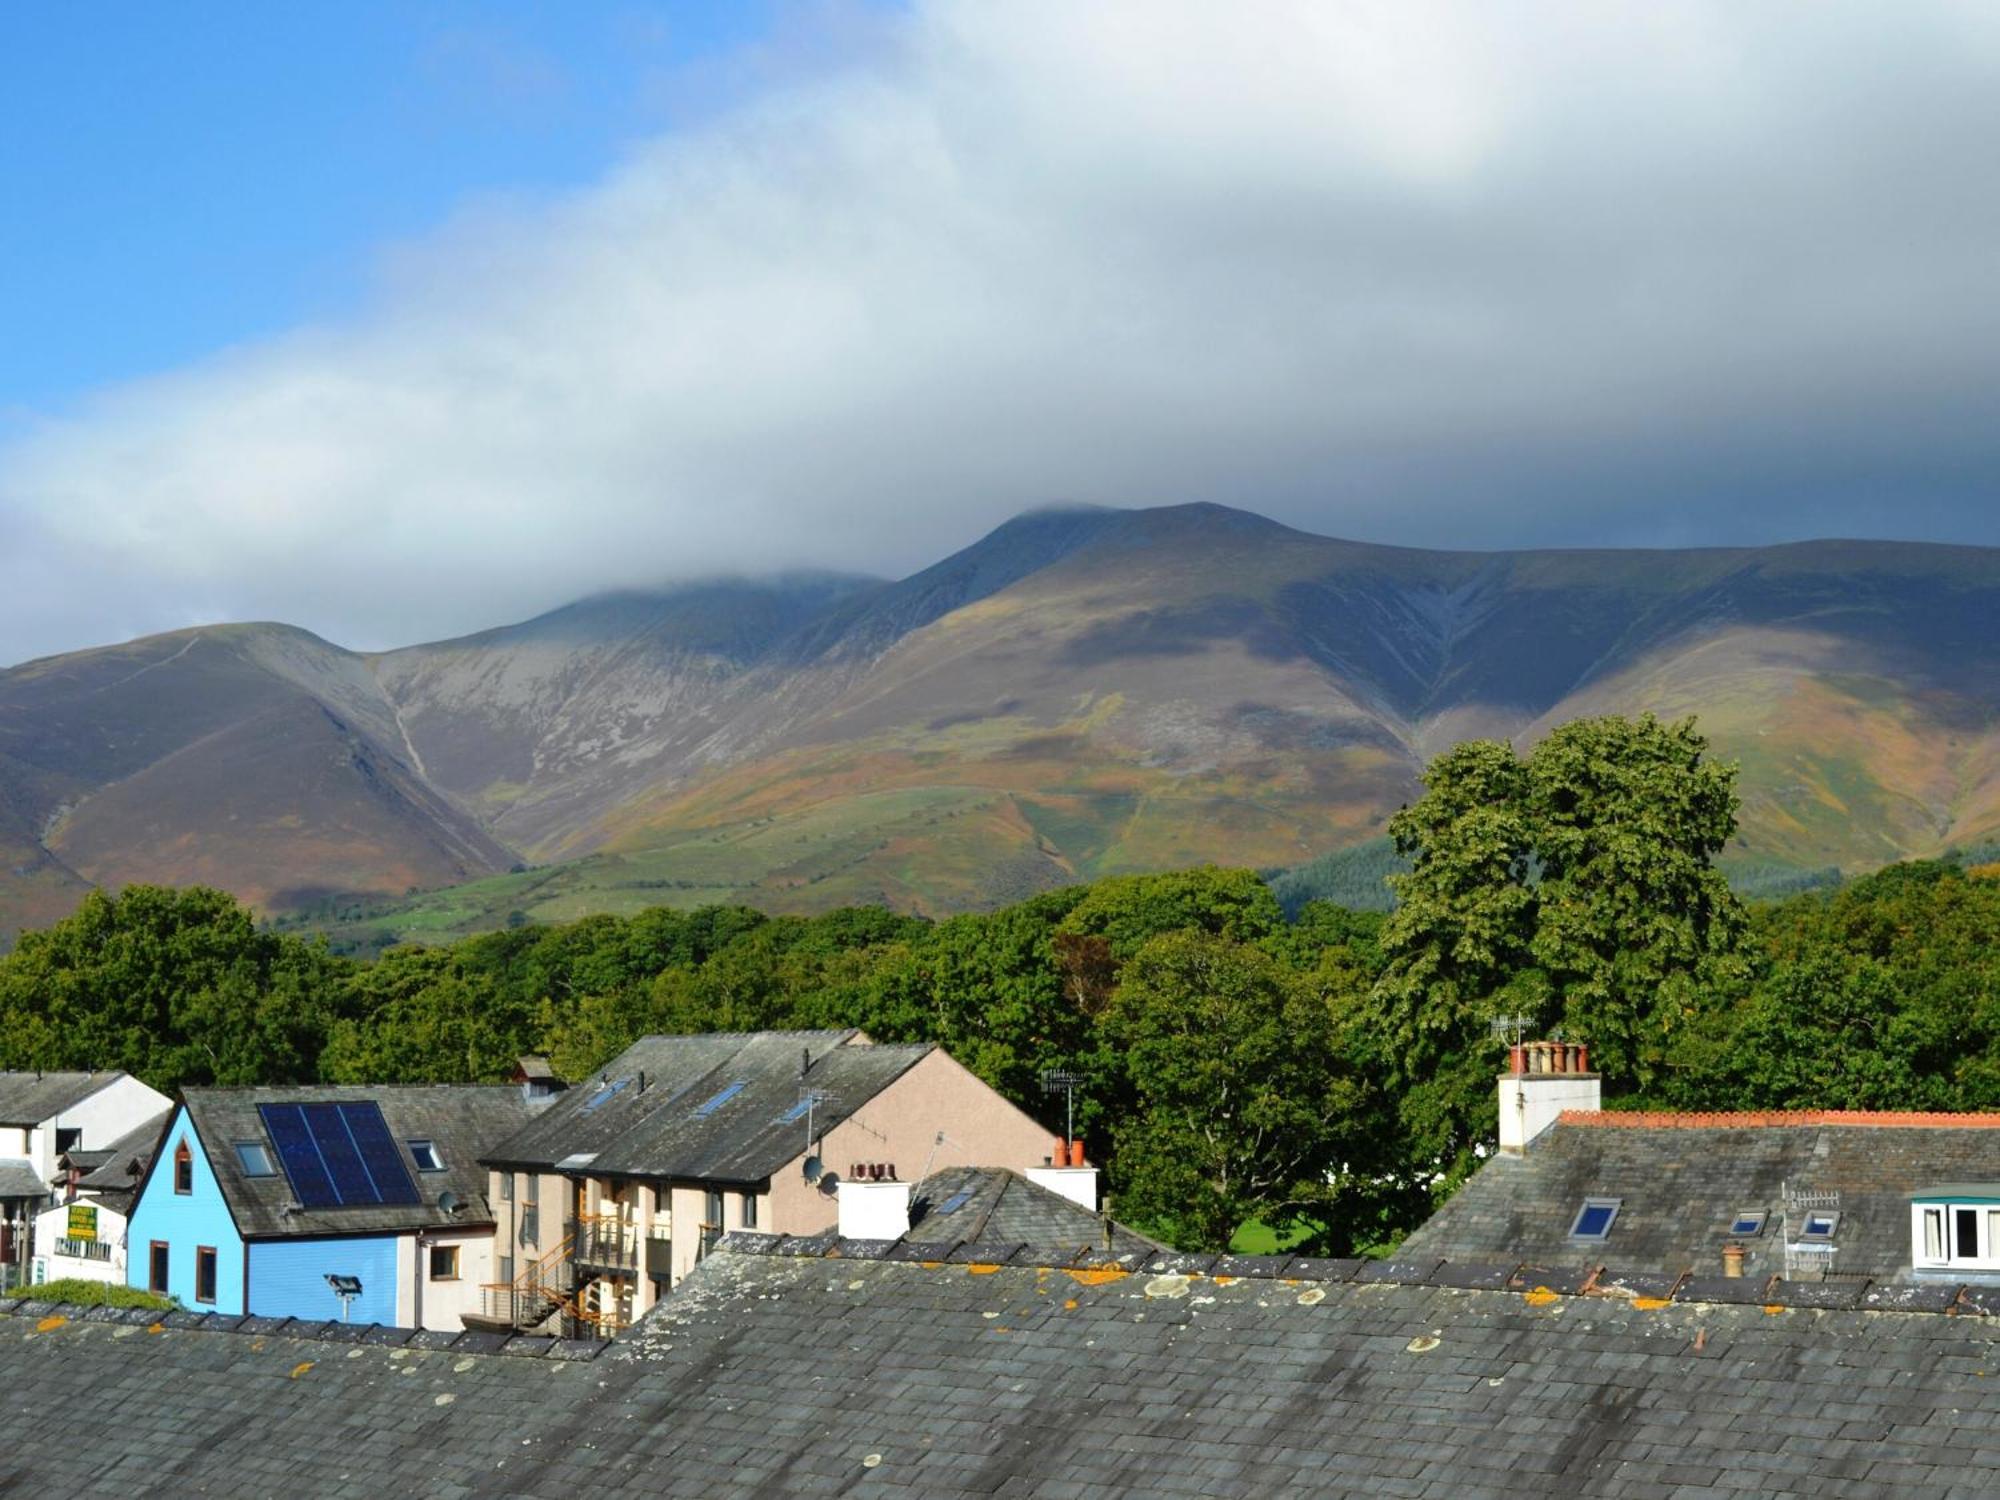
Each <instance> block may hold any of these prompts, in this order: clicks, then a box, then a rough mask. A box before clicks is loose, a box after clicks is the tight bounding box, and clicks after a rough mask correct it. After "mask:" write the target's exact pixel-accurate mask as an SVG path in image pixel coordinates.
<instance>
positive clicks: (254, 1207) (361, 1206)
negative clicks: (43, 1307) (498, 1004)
mask: <svg viewBox="0 0 2000 1500" xmlns="http://www.w3.org/2000/svg"><path fill="white" fill-rule="evenodd" d="M537 1107H538V1101H531V1100H529V1099H528V1098H527V1097H525V1095H524V1093H523V1091H521V1090H518V1089H514V1088H506V1087H496V1088H485V1087H472V1086H460V1085H419V1086H413V1087H394V1088H372V1087H371V1088H347V1087H330V1086H329V1087H317V1086H316V1087H310V1088H267V1089H189V1090H188V1091H187V1094H186V1096H185V1098H184V1099H183V1101H182V1102H181V1103H180V1104H179V1105H178V1106H177V1107H176V1108H175V1110H174V1112H173V1115H172V1117H171V1119H170V1120H169V1121H168V1123H167V1129H166V1133H165V1135H164V1136H163V1137H162V1140H161V1144H160V1148H159V1150H158V1151H157V1152H156V1153H155V1155H154V1157H153V1160H152V1164H151V1166H150V1167H149V1168H148V1170H147V1173H146V1176H145V1177H144V1179H142V1181H141V1183H140V1185H139V1189H138V1194H137V1197H136V1198H135V1200H134V1202H133V1206H132V1211H131V1216H130V1219H129V1222H128V1227H127V1231H126V1233H127V1240H126V1244H127V1253H126V1279H127V1281H128V1282H129V1283H130V1284H131V1285H133V1286H136V1287H143V1288H147V1289H150V1290H152V1291H156V1292H161V1293H164V1294H167V1295H169V1296H172V1297H175V1298H177V1299H178V1300H179V1301H180V1302H181V1303H182V1305H183V1306H186V1307H190V1308H194V1309H197V1310H200V1311H213V1312H228V1313H256V1314H264V1315H269V1316H274V1317H294V1318H311V1319H323V1320H335V1321H346V1322H355V1323H387V1324H394V1325H396V1326H399V1327H405V1328H440V1329H457V1328H461V1327H463V1326H464V1324H463V1322H462V1321H461V1319H462V1316H463V1314H465V1313H467V1312H472V1313H477V1312H478V1311H479V1308H480V1299H481V1290H482V1288H483V1287H484V1286H485V1285H486V1284H487V1283H490V1282H491V1281H492V1280H493V1279H494V1273H493V1254H494V1246H493V1223H494V1215H493V1210H492V1208H491V1207H490V1206H489V1205H488V1203H487V1198H486V1185H487V1176H486V1172H485V1169H484V1168H482V1167H481V1166H480V1165H479V1158H480V1155H481V1154H482V1153H483V1152H484V1151H486V1150H487V1149H489V1148H490V1147H491V1146H492V1145H493V1144H494V1143H496V1142H498V1141H500V1140H502V1139H503V1138H505V1137H506V1136H507V1135H508V1134H509V1133H510V1132H512V1131H514V1130H516V1129H518V1128H519V1127H520V1125H521V1124H522V1123H523V1122H524V1121H525V1120H526V1119H527V1118H528V1116H529V1114H530V1113H531V1112H532V1111H533V1110H534V1109H535V1108H537Z"/></svg>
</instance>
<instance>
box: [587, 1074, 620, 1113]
mask: <svg viewBox="0 0 2000 1500" xmlns="http://www.w3.org/2000/svg"><path fill="white" fill-rule="evenodd" d="M631 1081H632V1080H631V1079H630V1078H607V1079H605V1080H604V1081H603V1082H602V1083H600V1084H598V1086H597V1092H596V1093H594V1094H592V1095H591V1096H590V1097H589V1098H588V1099H586V1100H584V1101H583V1108H582V1110H581V1111H580V1113H582V1114H586V1115H587V1114H592V1113H594V1112H595V1111H597V1110H600V1109H602V1108H604V1106H605V1105H607V1104H609V1103H610V1102H611V1101H612V1100H613V1099H615V1098H617V1097H618V1096H619V1094H621V1093H623V1092H624V1090H625V1086H626V1085H627V1084H629V1083H630V1082H631Z"/></svg>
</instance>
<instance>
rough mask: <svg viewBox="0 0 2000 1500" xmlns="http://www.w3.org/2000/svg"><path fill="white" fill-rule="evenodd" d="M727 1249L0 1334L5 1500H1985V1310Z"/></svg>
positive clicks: (1277, 1261) (33, 1320)
mask: <svg viewBox="0 0 2000 1500" xmlns="http://www.w3.org/2000/svg"><path fill="white" fill-rule="evenodd" d="M1006 1248H1008V1249H1009V1252H1010V1253H1009V1254H1008V1255H1007V1256H1006V1258H1005V1259H1004V1260H1000V1259H994V1258H991V1257H990V1256H989V1255H988V1253H987V1251H986V1250H985V1248H984V1247H979V1246H972V1247H967V1248H966V1249H965V1250H963V1251H958V1252H953V1253H951V1254H950V1255H948V1256H946V1257H944V1258H942V1259H940V1258H938V1257H937V1256H936V1255H935V1254H933V1253H931V1252H930V1251H928V1250H927V1249H926V1248H925V1247H921V1246H918V1247H912V1246H895V1245H888V1246H885V1245H882V1244H881V1243H879V1242H876V1243H871V1244H861V1243H856V1242H851V1241H850V1242H841V1241H837V1240H833V1239H831V1238H825V1239H815V1240H790V1239H779V1238H777V1237H773V1236H762V1235H743V1234H738V1235H731V1236H729V1237H727V1238H726V1239H724V1240H723V1241H722V1242H720V1243H719V1244H718V1245H717V1246H716V1247H715V1249H714V1253H712V1254H711V1255H710V1256H709V1257H708V1259H707V1260H706V1261H704V1263H703V1264H702V1265H701V1266H699V1267H698V1268H697V1269H696V1270H695V1271H694V1272H693V1273H692V1274H691V1275H690V1276H689V1277H688V1278H687V1279H686V1280H685V1281H684V1282H683V1283H682V1284H681V1285H680V1286H679V1287H678V1288H676V1289H675V1291H674V1292H673V1294H672V1295H670V1296H669V1297H668V1298H667V1299H666V1300H665V1301H664V1302H663V1303H661V1304H660V1305H659V1306H658V1307H656V1308H655V1309H654V1310H653V1311H652V1313H651V1314H650V1315H649V1316H648V1317H647V1318H646V1319H645V1320H644V1321H643V1322H642V1323H641V1324H640V1325H639V1326H637V1327H636V1328H633V1329H631V1330H629V1331H627V1332H626V1333H625V1334H623V1335H622V1336H621V1337H619V1338H617V1339H615V1340H610V1341H603V1340H579V1341H565V1340H549V1339H539V1338H522V1337H514V1336H509V1335H506V1334H502V1333H486V1332H479V1331H469V1332H465V1333H460V1334H445V1333H414V1332H411V1331H408V1330H371V1331H369V1332H367V1333H366V1334H362V1335H359V1336H357V1331H356V1330H354V1329H352V1328H346V1327H343V1326H342V1325H340V1324H339V1323H325V1322H320V1321H317V1320H315V1321H310V1322H285V1321H281V1320H277V1319H266V1318H255V1319H248V1320H245V1319H241V1318H237V1317H234V1316H222V1315H209V1316H205V1317H204V1316H189V1315H185V1314H179V1313H176V1314H171V1315H169V1316H167V1317H166V1318H163V1319H162V1318H160V1317H159V1316H158V1315H157V1314H154V1313H147V1312H143V1311H135V1312H132V1313H126V1312H122V1311H118V1310H111V1309H89V1310H85V1309H72V1308H62V1307H55V1306H51V1305H50V1304H48V1303H42V1302H24V1303H19V1304H11V1303H8V1302H5V1301H0V1390H4V1391H5V1392H6V1393H7V1416H8V1423H7V1431H8V1432H9V1433H12V1434H48V1433H62V1432H65V1431H69V1430H72V1429H73V1427H74V1424H75V1423H76V1421H77V1420H78V1418H77V1414H78V1413H79V1412H86V1411H91V1410H94V1409H98V1408H94V1407H93V1406H92V1404H91V1403H92V1402H93V1401H96V1402H99V1403H102V1402H103V1401H105V1400H106V1399H107V1397H111V1398H115V1403H116V1404H115V1408H114V1410H115V1412H116V1420H113V1421H105V1422H99V1423H95V1424H93V1425H92V1427H91V1431H90V1434H89V1440H88V1441H87V1442H83V1441H79V1442H59V1441H49V1440H44V1439H42V1438H40V1437H35V1438H33V1439H28V1438H20V1439H17V1440H15V1441H12V1442H8V1443H7V1445H6V1452H7V1458H6V1472H7V1474H8V1477H9V1478H10V1480H12V1481H13V1483H14V1484H15V1485H16V1486H17V1487H18V1488H19V1489H20V1490H21V1492H22V1493H23V1494H31V1493H33V1494H40V1493H48V1494H58V1493H60V1494H66V1495H103V1496H107V1497H121V1496H127V1495H131V1494H133V1493H135V1490H143V1491H146V1492H156V1493H171V1494H176V1495H183V1494H185V1495H193V1494H200V1495H211V1496H242V1497H251V1496H262V1495H270V1494H283V1495H287V1496H295V1497H299V1500H316V1497H335V1496H349V1495H353V1494H356V1493H376V1492H381V1491H384V1490H389V1491H393V1492H395V1493H397V1494H408V1495H466V1496H471V1495H501V1494H506V1495H520V1496H541V1497H551V1500H553V1497H567V1496H573V1495H589V1496H592V1497H606V1500H616V1497H620V1496H633V1497H637V1496H658V1495H687V1496H697V1495H717V1494H743V1495H759V1496H790V1495H831V1494H850V1493H851V1494H856V1495H864V1496H865V1495H870V1494H875V1493H878V1492H880V1493H885V1494H886V1493H889V1492H891V1491H893V1492H895V1493H898V1494H909V1495H922V1496H926V1497H934V1500H958V1497H972V1496H1008V1497H1018V1500H1061V1497H1074V1496H1082V1495H1088V1496H1092V1497H1102V1500H1136V1497H1149V1500H1150V1497H1154V1496H1165V1495H1175V1496H1190V1497H1193V1496H1208V1497H1237V1496H1243V1497H1249V1496H1285V1497H1306V1500H1314V1497H1327V1500H1359V1497H1368V1500H1374V1497H1379V1496H1393V1495H1401V1496H1412V1497H1432V1500H1458V1497H1460V1496H1480V1497H1494V1500H1549V1497H1552V1496H1564V1495H1578V1496H1593V1497H1597V1500H1670V1497H1678V1500H1692V1497H1695V1496H1736V1497H1752V1496H1766V1495H1778V1494H1792V1495H1800V1496H1814V1497H1847V1500H1858V1497H1888V1496H1904V1495H1922V1496H1940V1497H1943V1496H1964V1497H1973V1496H1989V1495H1994V1494H2000V1443H1997V1442H1996V1441H1995V1437H1994V1435H1995V1433H1996V1432H2000V1380H1995V1379H1994V1378H1993V1376H1992V1373H1991V1372H1992V1371H1994V1370H1996V1369H2000V1316H1994V1310H1995V1308H1996V1305H2000V1304H1996V1302H1995V1300H1994V1298H1993V1296H1992V1295H1991V1293H1990V1292H1986V1291H1983V1290H1981V1289H1978V1288H1974V1289H1972V1290H1971V1291H1969V1292H1968V1291H1964V1290H1962V1289H1961V1288H1960V1287H1957V1286H1948V1287H1947V1286H1937V1287H1909V1286H1891V1287H1878V1286H1872V1285H1869V1284H1867V1283H1853V1284H1839V1283H1835V1284H1829V1283H1824V1282H1816V1283H1809V1284H1804V1285H1792V1284H1786V1283H1783V1282H1780V1283H1777V1284H1775V1285H1773V1286H1769V1287H1765V1286H1761V1285H1758V1286H1752V1285H1750V1284H1748V1283H1745V1282H1743V1281H1741V1280H1734V1281H1725V1280H1723V1279H1722V1278H1718V1277H1704V1278H1701V1279H1700V1280H1698V1281H1690V1282H1685V1283H1682V1284H1679V1285H1677V1286H1675V1287H1673V1288H1672V1289H1670V1290H1669V1291H1667V1292H1666V1293H1665V1294H1663V1295H1656V1294H1648V1295H1644V1296H1635V1295H1633V1294H1632V1293H1631V1292H1630V1291H1629V1290H1622V1289H1619V1288H1616V1287H1607V1286H1604V1285H1603V1284H1601V1283H1600V1285H1599V1286H1598V1287H1597V1288H1596V1289H1594V1290H1586V1289H1585V1287H1584V1283H1583V1279H1582V1278H1581V1277H1580V1276H1579V1277H1572V1278H1555V1279H1554V1281H1553V1284H1551V1283H1550V1282H1549V1281H1545V1280H1542V1279H1540V1278H1537V1279H1535V1280H1528V1279H1525V1278H1523V1277H1521V1275H1520V1274H1519V1272H1518V1270H1517V1268H1515V1267H1513V1266H1511V1265H1509V1264H1507V1263H1505V1262H1502V1263H1498V1264H1474V1263H1465V1264H1459V1263H1443V1264H1440V1263H1438V1262H1435V1261H1427V1262H1422V1263H1418V1262H1411V1261H1394V1262H1373V1263H1369V1264H1367V1265H1361V1264H1359V1263H1357V1262H1355V1261H1351V1260H1306V1259H1295V1258H1293V1257H1289V1256H1268V1257H1264V1256H1245V1257H1216V1256H1206V1255H1201V1256H1183V1255H1166V1254H1162V1255H1155V1256H1151V1257H1146V1258H1137V1257H1112V1258H1108V1259H1107V1258H1102V1257H1100V1258H1098V1259H1095V1260H1080V1259H1078V1258H1075V1257H1072V1256H1070V1255H1069V1254H1068V1253H1067V1252H1066V1251H1065V1250H1063V1249H1062V1248H1061V1247H1034V1246H1022V1247H1006Z"/></svg>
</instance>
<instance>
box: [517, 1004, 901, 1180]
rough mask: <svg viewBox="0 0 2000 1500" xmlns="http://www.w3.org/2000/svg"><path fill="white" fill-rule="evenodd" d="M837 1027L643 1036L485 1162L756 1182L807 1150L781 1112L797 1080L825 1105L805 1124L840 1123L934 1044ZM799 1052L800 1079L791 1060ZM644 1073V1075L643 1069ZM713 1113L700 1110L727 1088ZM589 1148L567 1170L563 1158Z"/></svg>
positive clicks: (801, 1124)
mask: <svg viewBox="0 0 2000 1500" xmlns="http://www.w3.org/2000/svg"><path fill="white" fill-rule="evenodd" d="M859 1035H860V1033H858V1032H856V1031H852V1030H847V1031H757V1032H721V1033H708V1034H705V1035H700V1036H649V1037H642V1038H641V1039H640V1040H638V1041H636V1042H634V1043H633V1044H632V1045H631V1046H630V1047H627V1048H626V1049H625V1051H624V1052H622V1053H621V1054H619V1056H618V1058H617V1059H616V1060H615V1061H614V1062H612V1063H611V1064H610V1065H609V1066H608V1067H606V1068H605V1069H604V1070H603V1071H602V1072H601V1074H600V1075H599V1077H598V1079H597V1080H595V1081H593V1082H588V1083H582V1084H578V1085H577V1086H576V1087H574V1088H571V1089H570V1090H568V1091H567V1092H566V1093H563V1094H561V1095H558V1096H557V1097H556V1099H555V1100H554V1101H553V1102H551V1103H548V1104H546V1105H544V1106H543V1107H542V1110H541V1112H540V1113H539V1114H537V1115H536V1116H535V1117H534V1119H533V1120H532V1121H531V1122H530V1123H529V1124H527V1125H525V1126H523V1127H522V1128H521V1129H520V1130H519V1131H517V1132H515V1133H514V1134H513V1135H511V1136H509V1137H508V1138H507V1139H506V1140H504V1141H501V1142H499V1143H498V1144H496V1145H495V1146H494V1147H493V1148H492V1149H491V1150H489V1151H488V1153H487V1156H486V1160H487V1161H488V1162H489V1163H491V1164H492V1165H494V1166H496V1167H505V1168H514V1169H534V1170H540V1171H554V1170H557V1169H558V1168H561V1169H562V1170H566V1171H575V1172H578V1173H587V1174H588V1175H590V1176H593V1177H649V1178H675V1179H679V1180H683V1181H706V1182H730V1183H754V1182H761V1181H763V1180H764V1179H765V1178H767V1177H769V1176H770V1175H771V1174H772V1173H773V1172H775V1171H777V1170H778V1169H779V1168H780V1167H782V1166H783V1165H784V1164H785V1163H786V1162H788V1161H791V1160H792V1159H793V1158H795V1157H797V1156H798V1155H800V1154H801V1153H802V1152H803V1151H804V1150H805V1148H806V1121H805V1120H804V1119H803V1118H800V1119H797V1120H788V1119H786V1118H784V1117H785V1116H786V1114H787V1113H788V1112H789V1111H790V1110H791V1109H792V1108H793V1106H795V1105H796V1104H797V1103H798V1102H799V1090H800V1087H801V1086H802V1082H803V1084H804V1085H805V1086H809V1087H811V1088H814V1089H819V1090H824V1091H825V1092H827V1093H828V1094H830V1095H832V1102H831V1103H829V1104H826V1105H822V1106H821V1107H819V1108H818V1109H817V1110H815V1111H814V1114H813V1127H814V1130H815V1132H816V1133H824V1131H825V1130H827V1129H829V1128H831V1127H832V1126H834V1125H837V1124H838V1123H840V1121H842V1120H844V1119H846V1118H847V1117H848V1116H849V1115H851V1114H853V1113H854V1112H855V1111H856V1110H858V1109H860V1108H861V1107H862V1106H863V1105H865V1104H866V1103H867V1102H868V1101H869V1100H870V1099H872V1098H874V1097H875V1096H876V1095H877V1094H879V1093H881V1092H882V1090H883V1089H885V1088H887V1087H888V1086H889V1085H890V1084H891V1083H894V1082H895V1081H896V1080H897V1079H898V1078H900V1077H901V1076H902V1075H903V1074H904V1073H906V1072H908V1071H909V1069H910V1068H911V1067H913V1066H915V1064H916V1063H917V1062H918V1061H920V1060H921V1059H922V1058H923V1057H924V1056H925V1055H926V1054H928V1053H929V1052H931V1051H932V1050H933V1048H932V1047H931V1046H930V1045H929V1044H922V1045H909V1046H901V1045H883V1044H878V1043H872V1042H856V1041H855V1040H854V1038H856V1037H858V1036H859ZM807 1060H809V1066H808V1067H807V1069H806V1072H805V1075H804V1078H803V1080H802V1079H801V1076H800V1067H801V1063H802V1061H807ZM642 1075H643V1076H642ZM739 1084H740V1085H741V1087H740V1088H739V1089H737V1091H736V1092H735V1093H734V1094H732V1095H730V1097H729V1098H728V1099H727V1100H726V1102H723V1103H721V1104H719V1105H717V1106H716V1107H715V1108H714V1110H713V1112H712V1113H709V1114H706V1115H704V1114H701V1113H700V1112H699V1111H700V1110H701V1108H702V1107H703V1106H704V1105H705V1104H708V1103H709V1102H710V1101H712V1100H715V1099H716V1098H718V1097H719V1096H720V1095H722V1094H723V1093H724V1091H725V1090H728V1089H729V1088H730V1087H731V1086H732V1085H739ZM578 1157H589V1158H590V1160H589V1161H588V1162H579V1163H578V1164H577V1165H575V1166H574V1167H562V1165H561V1164H562V1163H564V1162H565V1161H568V1160H570V1159H572V1158H578Z"/></svg>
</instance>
